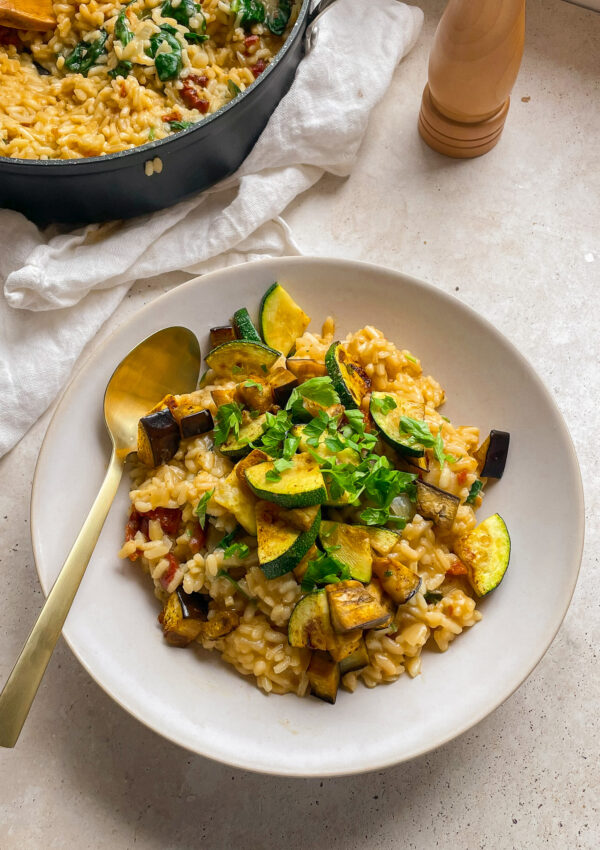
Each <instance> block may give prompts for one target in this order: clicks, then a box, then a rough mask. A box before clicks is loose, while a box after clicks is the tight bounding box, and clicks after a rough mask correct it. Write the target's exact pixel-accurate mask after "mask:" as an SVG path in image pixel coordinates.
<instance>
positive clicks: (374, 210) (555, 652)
mask: <svg viewBox="0 0 600 850" xmlns="http://www.w3.org/2000/svg"><path fill="white" fill-rule="evenodd" d="M422 5H423V8H424V10H425V13H426V25H425V29H424V32H423V35H422V37H421V40H420V43H419V45H418V47H417V48H416V49H415V51H414V52H413V53H412V54H411V55H410V56H409V57H408V59H407V60H406V62H404V64H403V65H402V67H401V68H400V69H399V71H398V73H397V75H396V77H395V80H394V83H393V85H392V88H391V90H390V92H389V95H388V97H387V99H386V101H385V102H384V103H382V104H380V106H379V107H378V109H377V110H376V113H375V114H374V116H373V120H372V123H371V126H370V129H369V133H368V136H367V139H366V140H365V143H364V146H363V149H362V151H361V153H360V157H359V161H358V162H357V164H356V168H355V170H354V173H353V175H352V176H351V177H350V178H349V179H348V180H346V181H343V180H338V179H336V178H326V179H324V180H322V181H321V183H320V184H319V185H318V186H317V187H316V188H315V189H314V190H312V191H311V192H310V193H309V194H307V195H306V196H304V197H302V198H300V199H299V200H298V201H297V202H296V203H295V204H294V206H293V208H292V209H291V210H289V211H288V213H287V214H286V218H287V220H288V221H289V223H290V224H291V225H292V227H293V229H294V232H295V234H296V236H297V238H298V240H299V242H300V244H301V246H302V248H303V250H304V251H305V252H306V253H315V254H320V255H331V256H335V255H338V256H347V257H354V258H358V259H364V260H371V261H373V262H378V263H383V264H387V265H390V266H393V267H395V268H399V269H402V270H403V271H404V272H407V273H410V274H414V275H416V276H419V277H422V278H425V279H426V280H429V281H432V282H434V283H436V284H437V285H438V286H440V287H442V288H443V289H445V290H447V291H449V292H453V293H455V294H456V296H457V297H459V298H461V299H463V300H464V301H465V302H466V303H468V304H470V305H471V306H473V307H474V308H475V309H477V310H478V311H479V312H481V313H483V314H484V315H485V316H487V317H488V319H490V320H491V321H493V322H494V323H495V324H496V325H497V326H498V327H499V328H500V329H501V330H502V331H503V332H504V333H505V334H506V335H507V336H508V337H509V338H510V339H511V340H512V341H513V342H514V343H515V344H516V345H518V346H519V348H520V349H521V350H522V351H523V353H524V354H525V355H526V356H527V357H528V358H529V359H530V361H531V362H532V363H533V364H534V366H535V367H536V369H537V370H538V372H539V373H540V375H541V376H542V378H543V379H544V380H545V382H546V384H547V386H548V387H549V388H550V390H551V391H552V393H553V395H554V397H555V399H556V401H557V403H558V405H559V407H560V408H561V410H562V412H563V414H564V415H565V418H566V420H567V423H568V425H569V427H570V429H571V433H572V435H573V439H574V441H575V445H576V448H577V452H578V454H579V458H580V462H581V466H582V472H583V477H584V485H585V488H586V510H587V541H586V548H585V554H584V560H583V565H582V571H581V575H580V580H579V584H578V587H577V590H576V592H575V596H574V599H573V603H572V605H571V608H570V610H569V613H568V614H567V617H566V620H565V622H564V624H563V627H562V628H561V630H560V632H559V634H558V636H557V638H556V640H555V641H554V643H553V645H552V647H551V649H550V650H549V652H548V653H547V655H546V656H545V658H544V659H543V661H542V662H541V663H540V665H539V666H538V668H537V669H536V670H535V672H534V673H533V674H532V675H531V676H530V678H529V679H528V681H527V682H526V683H525V684H524V685H523V686H522V687H521V688H520V689H519V690H518V691H517V692H516V694H514V695H513V696H512V697H511V698H510V699H509V700H508V701H507V702H506V703H505V704H504V705H503V706H502V707H501V708H499V709H498V710H497V711H496V712H494V714H492V715H491V716H490V717H488V718H487V719H486V720H485V721H483V722H482V723H480V724H479V725H478V726H477V727H476V728H475V729H473V730H472V731H471V732H469V733H467V734H465V735H464V736H462V737H461V738H459V739H458V740H455V741H454V742H452V743H450V744H448V745H447V746H445V747H443V748H441V749H439V750H437V751H436V752H434V753H431V754H430V755H428V756H424V757H423V758H421V759H418V760H416V761H413V762H411V763H409V764H405V765H401V766H399V767H397V768H392V769H389V770H386V771H383V772H380V773H374V774H370V775H367V776H362V777H361V776H359V777H347V778H342V779H327V780H324V781H323V782H321V781H319V780H291V779H278V778H274V777H263V776H256V775H252V774H249V773H244V772H241V771H236V770H232V769H230V768H227V767H222V766H220V765H216V764H213V763H211V762H208V761H206V760H204V759H202V758H200V757H196V756H192V755H190V754H188V753H186V752H184V751H183V750H180V749H178V748H177V747H175V746H173V745H172V744H169V743H168V742H166V741H164V740H162V739H161V738H159V737H157V736H156V735H155V734H154V733H152V732H150V731H148V730H147V729H146V728H145V727H143V726H142V725H140V724H138V723H137V722H136V721H134V720H133V719H131V718H130V717H129V716H128V715H127V714H125V713H124V712H123V711H122V710H121V709H120V708H119V707H118V706H117V705H116V704H114V703H113V702H112V701H111V700H110V699H109V698H108V697H107V696H105V694H104V693H103V692H102V691H101V690H100V688H99V687H98V686H97V685H96V684H95V683H94V682H93V681H92V680H91V679H90V678H89V676H88V675H87V674H86V672H85V671H84V670H83V668H82V667H81V666H80V665H79V663H78V662H77V661H76V660H75V658H74V657H73V656H72V655H71V653H70V652H69V650H68V649H67V647H66V646H65V645H64V643H62V642H61V644H60V645H59V647H58V649H57V651H56V653H55V655H54V657H53V659H52V662H51V664H50V667H49V670H48V673H47V675H46V678H45V680H44V682H43V684H42V686H41V688H40V692H39V694H38V697H37V700H36V702H35V704H34V707H33V709H32V712H31V716H30V718H29V721H28V723H27V725H26V727H25V730H24V732H23V735H22V737H21V740H20V742H19V745H18V747H17V748H16V749H15V750H14V751H2V752H0V847H2V848H3V850H9V848H10V850H13V848H15V850H16V848H19V850H21V848H28V850H29V848H48V850H50V848H61V850H63V848H68V849H69V850H70V848H77V850H83V848H117V847H118V848H130V847H131V848H133V847H143V848H152V850H153V849H154V848H156V850H158V849H159V848H160V850H165V848H167V850H170V849H171V848H173V849H174V850H175V849H177V850H179V848H187V847H196V846H205V847H208V848H211V850H212V848H215V850H220V848H223V850H225V848H231V847H234V846H240V847H250V848H254V847H256V848H261V850H262V848H281V847H282V846H285V844H286V843H293V846H295V847H302V848H322V847H323V846H332V847H340V848H345V850H354V848H365V847H366V848H373V850H388V848H395V847H403V848H419V849H420V848H424V850H429V848H436V847H439V848H460V849H461V850H462V848H467V850H471V848H486V850H510V848H519V850H529V849H530V848H531V850H534V848H536V849H537V848H540V847H550V848H557V850H558V848H564V847H568V848H590V850H591V849H592V848H597V847H598V846H600V817H599V813H598V787H599V780H600V776H599V768H598V764H599V762H600V759H599V756H600V745H599V741H600V730H599V728H598V725H599V724H598V705H599V704H600V688H599V683H598V682H599V680H598V659H597V647H598V646H599V645H600V629H599V623H600V612H599V602H598V598H599V596H598V588H597V584H598V551H599V550H600V539H599V529H598V515H599V514H600V499H599V484H598V475H597V465H598V432H599V428H598V425H599V417H598V413H597V409H598V398H600V377H599V374H600V363H599V359H600V358H599V354H600V345H599V335H598V326H599V324H600V309H599V307H598V301H597V287H598V285H599V283H600V281H599V271H600V231H599V227H598V217H599V213H600V111H599V109H598V103H599V94H600V91H599V71H600V65H599V59H598V57H599V51H598V45H599V43H600V16H598V15H595V14H594V13H592V12H588V11H586V10H584V9H581V8H578V7H575V6H572V5H567V4H566V3H559V2H550V0H547V1H546V2H540V0H530V3H529V4H528V23H527V28H528V34H527V47H526V52H525V57H524V61H523V66H522V70H521V74H520V76H519V79H518V81H517V84H516V87H515V90H514V92H513V102H512V107H511V111H510V114H509V118H508V123H507V126H506V130H505V133H504V136H503V138H502V140H501V142H500V144H499V145H498V147H497V148H496V149H495V150H494V151H492V152H491V153H490V154H488V155H487V156H486V157H484V158H482V159H480V160H476V161H471V162H454V161H451V160H447V159H444V158H442V157H440V156H438V155H437V154H435V153H433V152H432V151H430V150H429V149H427V148H426V147H425V146H423V145H422V144H421V142H420V140H419V138H418V136H417V133H416V118H417V113H418V107H419V101H420V92H421V88H422V85H423V83H424V81H425V77H426V63H427V55H428V47H429V44H430V41H431V37H432V33H433V29H434V26H435V22H436V20H437V18H438V16H439V14H440V12H441V9H442V7H443V3H442V2H437V0H425V2H423V3H422ZM349 85H351V82H349ZM522 98H529V99H528V100H522ZM179 279H181V276H180V277H177V276H171V277H170V279H169V280H165V279H163V280H162V281H161V283H160V284H159V285H156V284H155V283H148V282H138V284H137V285H136V286H135V288H134V290H133V291H132V292H131V294H130V296H129V297H128V298H127V299H126V301H125V302H124V304H123V305H122V306H121V308H120V309H119V311H118V313H117V315H116V316H115V319H114V321H113V322H112V323H111V327H110V328H108V327H107V328H104V329H103V330H102V332H101V333H100V334H99V335H98V339H97V340H96V341H95V342H94V343H93V345H94V344H96V343H97V341H98V340H99V339H101V338H103V337H104V336H106V334H107V333H108V332H109V331H110V330H111V328H112V327H114V324H115V323H117V322H119V321H121V320H122V319H123V318H125V317H126V316H127V315H129V314H130V313H131V312H132V311H134V310H135V309H137V307H138V306H140V305H141V304H142V303H145V302H146V301H148V300H150V299H151V298H154V297H155V296H156V295H157V294H159V293H160V292H161V291H162V290H163V289H167V288H168V287H169V286H170V285H172V284H173V283H174V282H175V281H176V280H179ZM47 423H48V415H47V416H46V417H44V419H43V420H42V421H41V422H39V423H38V424H37V425H36V426H35V427H34V428H33V429H32V430H31V432H30V433H29V434H28V435H27V437H26V438H25V439H24V440H23V441H22V442H21V444H20V445H19V446H17V447H16V448H15V449H14V450H13V452H12V453H11V454H9V455H8V456H7V457H6V458H5V459H4V460H3V461H1V462H0V481H1V482H2V486H1V487H0V571H1V575H2V581H3V593H2V599H1V601H0V607H1V611H2V616H1V617H0V646H1V648H0V680H1V681H4V679H5V678H6V676H7V675H8V672H9V669H10V666H11V664H12V661H13V660H14V658H15V656H16V654H17V652H18V650H19V648H20V646H21V644H22V642H23V641H24V639H25V637H26V636H27V633H28V631H29V628H30V627H31V624H32V623H33V620H34V618H35V616H36V614H37V612H38V610H39V608H40V606H41V602H42V597H41V591H40V588H39V585H38V581H37V578H36V573H35V568H34V565H33V559H32V553H31V546H30V543H29V526H28V522H29V520H28V511H29V494H30V487H31V479H32V475H33V469H34V464H35V459H36V456H37V452H38V449H39V445H40V442H41V439H42V436H43V433H44V430H45V428H46V426H47ZM540 427H543V423H540ZM548 463H552V458H548ZM540 498H552V494H548V493H540ZM390 722H402V707H401V706H399V709H398V716H397V717H396V718H390ZM359 745H360V742H357V746H359Z"/></svg>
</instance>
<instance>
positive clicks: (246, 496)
mask: <svg viewBox="0 0 600 850" xmlns="http://www.w3.org/2000/svg"><path fill="white" fill-rule="evenodd" d="M213 499H214V500H215V502H216V503H217V504H218V505H221V507H223V508H225V509H226V510H228V511H229V512H230V513H232V514H233V515H234V517H235V518H236V519H237V521H238V522H239V524H240V525H243V527H244V528H245V529H246V531H247V532H248V534H252V535H255V534H256V516H255V511H254V502H255V499H254V496H253V495H252V493H249V492H248V490H247V488H246V487H244V486H243V485H242V484H241V483H240V480H239V478H238V476H237V472H236V471H235V467H234V468H233V469H232V470H231V472H230V473H229V475H228V476H227V478H221V480H220V481H219V483H218V484H217V485H216V487H215V492H214V495H213Z"/></svg>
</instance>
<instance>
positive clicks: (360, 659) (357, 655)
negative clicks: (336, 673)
mask: <svg viewBox="0 0 600 850" xmlns="http://www.w3.org/2000/svg"><path fill="white" fill-rule="evenodd" d="M368 666H369V653H368V652H367V645H366V644H365V642H364V639H363V638H361V640H360V644H359V646H358V648H357V649H356V650H355V651H354V652H353V653H352V655H347V656H346V657H345V658H342V659H341V660H340V674H341V675H342V676H344V675H345V674H346V673H351V672H352V671H353V670H363V669H364V668H365V667H368Z"/></svg>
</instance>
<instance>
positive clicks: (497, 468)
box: [475, 430, 510, 478]
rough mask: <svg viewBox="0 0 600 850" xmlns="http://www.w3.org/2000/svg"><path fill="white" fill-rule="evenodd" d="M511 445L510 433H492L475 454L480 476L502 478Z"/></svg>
mask: <svg viewBox="0 0 600 850" xmlns="http://www.w3.org/2000/svg"><path fill="white" fill-rule="evenodd" d="M509 444H510V434H509V433H508V431H494V430H492V431H490V433H489V434H488V436H487V437H486V439H485V440H484V441H483V443H482V444H481V445H480V446H479V448H478V449H477V451H476V452H475V458H476V460H477V464H478V469H479V474H480V475H481V477H482V478H502V476H503V475H504V467H505V466H506V459H507V457H508V446H509Z"/></svg>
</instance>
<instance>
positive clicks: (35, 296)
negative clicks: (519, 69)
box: [0, 0, 423, 456]
mask: <svg viewBox="0 0 600 850" xmlns="http://www.w3.org/2000/svg"><path fill="white" fill-rule="evenodd" d="M422 21H423V14H422V12H421V10H420V9H417V8H415V7H409V6H406V5H405V4H403V3H399V2H397V0H339V2H338V3H336V4H334V5H333V6H332V7H331V8H330V9H329V10H328V11H327V12H326V13H325V14H324V15H323V17H322V18H321V20H320V21H319V25H318V26H319V34H318V37H317V40H316V44H315V46H314V48H313V49H312V51H311V52H310V53H309V54H308V55H307V56H306V58H305V59H304V60H303V61H302V62H301V64H300V67H299V69H298V73H297V75H296V79H295V81H294V83H293V85H292V88H291V89H290V91H289V93H288V94H287V95H286V97H285V98H284V99H283V100H282V101H281V103H280V104H279V106H278V108H277V109H276V111H275V113H274V114H273V116H272V118H271V120H270V121H269V124H268V126H267V128H266V129H265V131H264V132H263V134H262V136H261V137H260V139H259V141H258V142H257V144H256V146H255V147H254V149H253V151H252V152H251V153H250V155H249V156H248V158H247V159H246V161H245V162H244V164H243V165H242V166H241V168H240V169H239V171H238V172H237V173H236V174H235V175H234V176H233V177H231V178H229V179H228V180H226V181H225V182H223V183H221V184H219V185H218V186H216V187H214V188H213V189H211V190H209V191H207V192H204V193H203V194H201V195H198V196H196V197H194V198H192V199H191V200H188V201H184V202H183V203H180V204H178V205H177V206H175V207H172V208H170V209H168V210H163V211H161V212H157V213H154V214H153V215H149V216H143V217H140V218H137V219H133V220H131V221H128V222H111V223H109V224H103V225H89V226H87V227H85V228H80V229H78V230H73V231H64V230H62V231H61V230H60V229H57V228H56V227H53V228H48V229H47V230H45V231H40V230H38V228H37V227H36V226H35V225H33V224H32V223H31V222H29V221H28V220H27V219H26V218H25V217H24V216H22V215H20V214H19V213H16V212H13V211H9V210H0V245H1V246H2V248H1V249H0V278H1V279H2V281H5V285H4V296H5V298H4V299H3V298H1V297H0V398H2V400H3V404H2V407H1V408H0V456H2V455H3V454H4V453H5V452H7V451H8V450H9V449H10V448H11V447H12V446H13V445H14V444H15V443H16V442H17V441H18V440H19V439H20V438H21V437H22V435H23V434H24V433H25V432H26V431H27V429H28V428H29V427H30V426H31V425H32V424H33V423H34V422H35V420H36V419H37V418H38V417H39V416H40V415H41V414H42V413H43V412H44V410H46V408H47V407H48V405H49V404H50V403H51V402H52V400H53V399H54V398H55V397H56V395H57V393H58V392H59V391H60V389H61V387H62V386H63V385H64V383H65V381H66V379H67V377H68V375H69V373H70V371H71V368H72V366H73V364H74V362H75V360H76V358H77V357H78V355H79V354H80V352H81V350H82V348H83V347H84V345H85V344H86V342H88V340H90V339H91V338H92V337H93V336H94V335H95V333H96V332H97V330H98V329H99V327H100V326H101V325H102V323H103V322H104V321H106V319H107V318H108V317H109V316H110V315H111V314H112V313H113V312H114V310H115V309H116V307H117V306H118V304H119V302H120V301H121V299H122V298H123V297H124V295H125V293H126V292H127V290H128V289H129V287H130V286H131V285H132V284H133V282H134V281H135V280H136V279H138V278H148V277H153V276H155V275H159V274H163V273H165V272H169V271H173V270H176V269H182V270H185V271H189V272H195V273H200V272H206V271H209V270H212V269H214V268H219V267H222V266H225V265H231V264H232V263H235V262H241V261H243V260H249V259H255V258H258V257H261V256H267V255H270V256H281V255H283V254H290V253H298V251H297V248H296V246H295V243H294V242H293V239H292V238H291V234H290V233H289V229H288V228H287V226H286V225H285V223H284V222H283V221H282V220H281V219H280V218H278V216H279V214H280V213H281V212H282V210H284V209H285V207H286V206H287V205H288V204H289V203H290V201H292V200H293V199H294V198H295V197H296V196H297V195H299V194H300V193H301V192H304V191H305V190H306V189H308V188H310V187H311V186H312V185H314V183H316V182H317V180H319V178H320V177H321V176H322V175H323V173H324V172H326V171H328V172H331V173H333V174H337V175H347V174H348V173H349V172H350V169H351V167H352V164H353V162H354V160H355V157H356V154H357V151H358V148H359V146H360V143H361V140H362V137H363V135H364V132H365V128H366V126H367V122H368V119H369V114H370V112H371V110H372V108H373V106H374V105H375V104H376V103H377V102H378V101H379V100H380V99H381V98H382V97H383V95H384V94H385V91H386V89H387V88H388V86H389V83H390V80H391V77H392V74H393V72H394V69H395V67H396V65H397V64H398V63H399V61H400V60H401V59H402V57H403V56H404V55H405V54H406V53H407V52H408V51H409V50H410V48H411V47H412V46H413V44H414V42H415V41H416V38H417V36H418V34H419V31H420V29H421V25H422Z"/></svg>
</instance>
